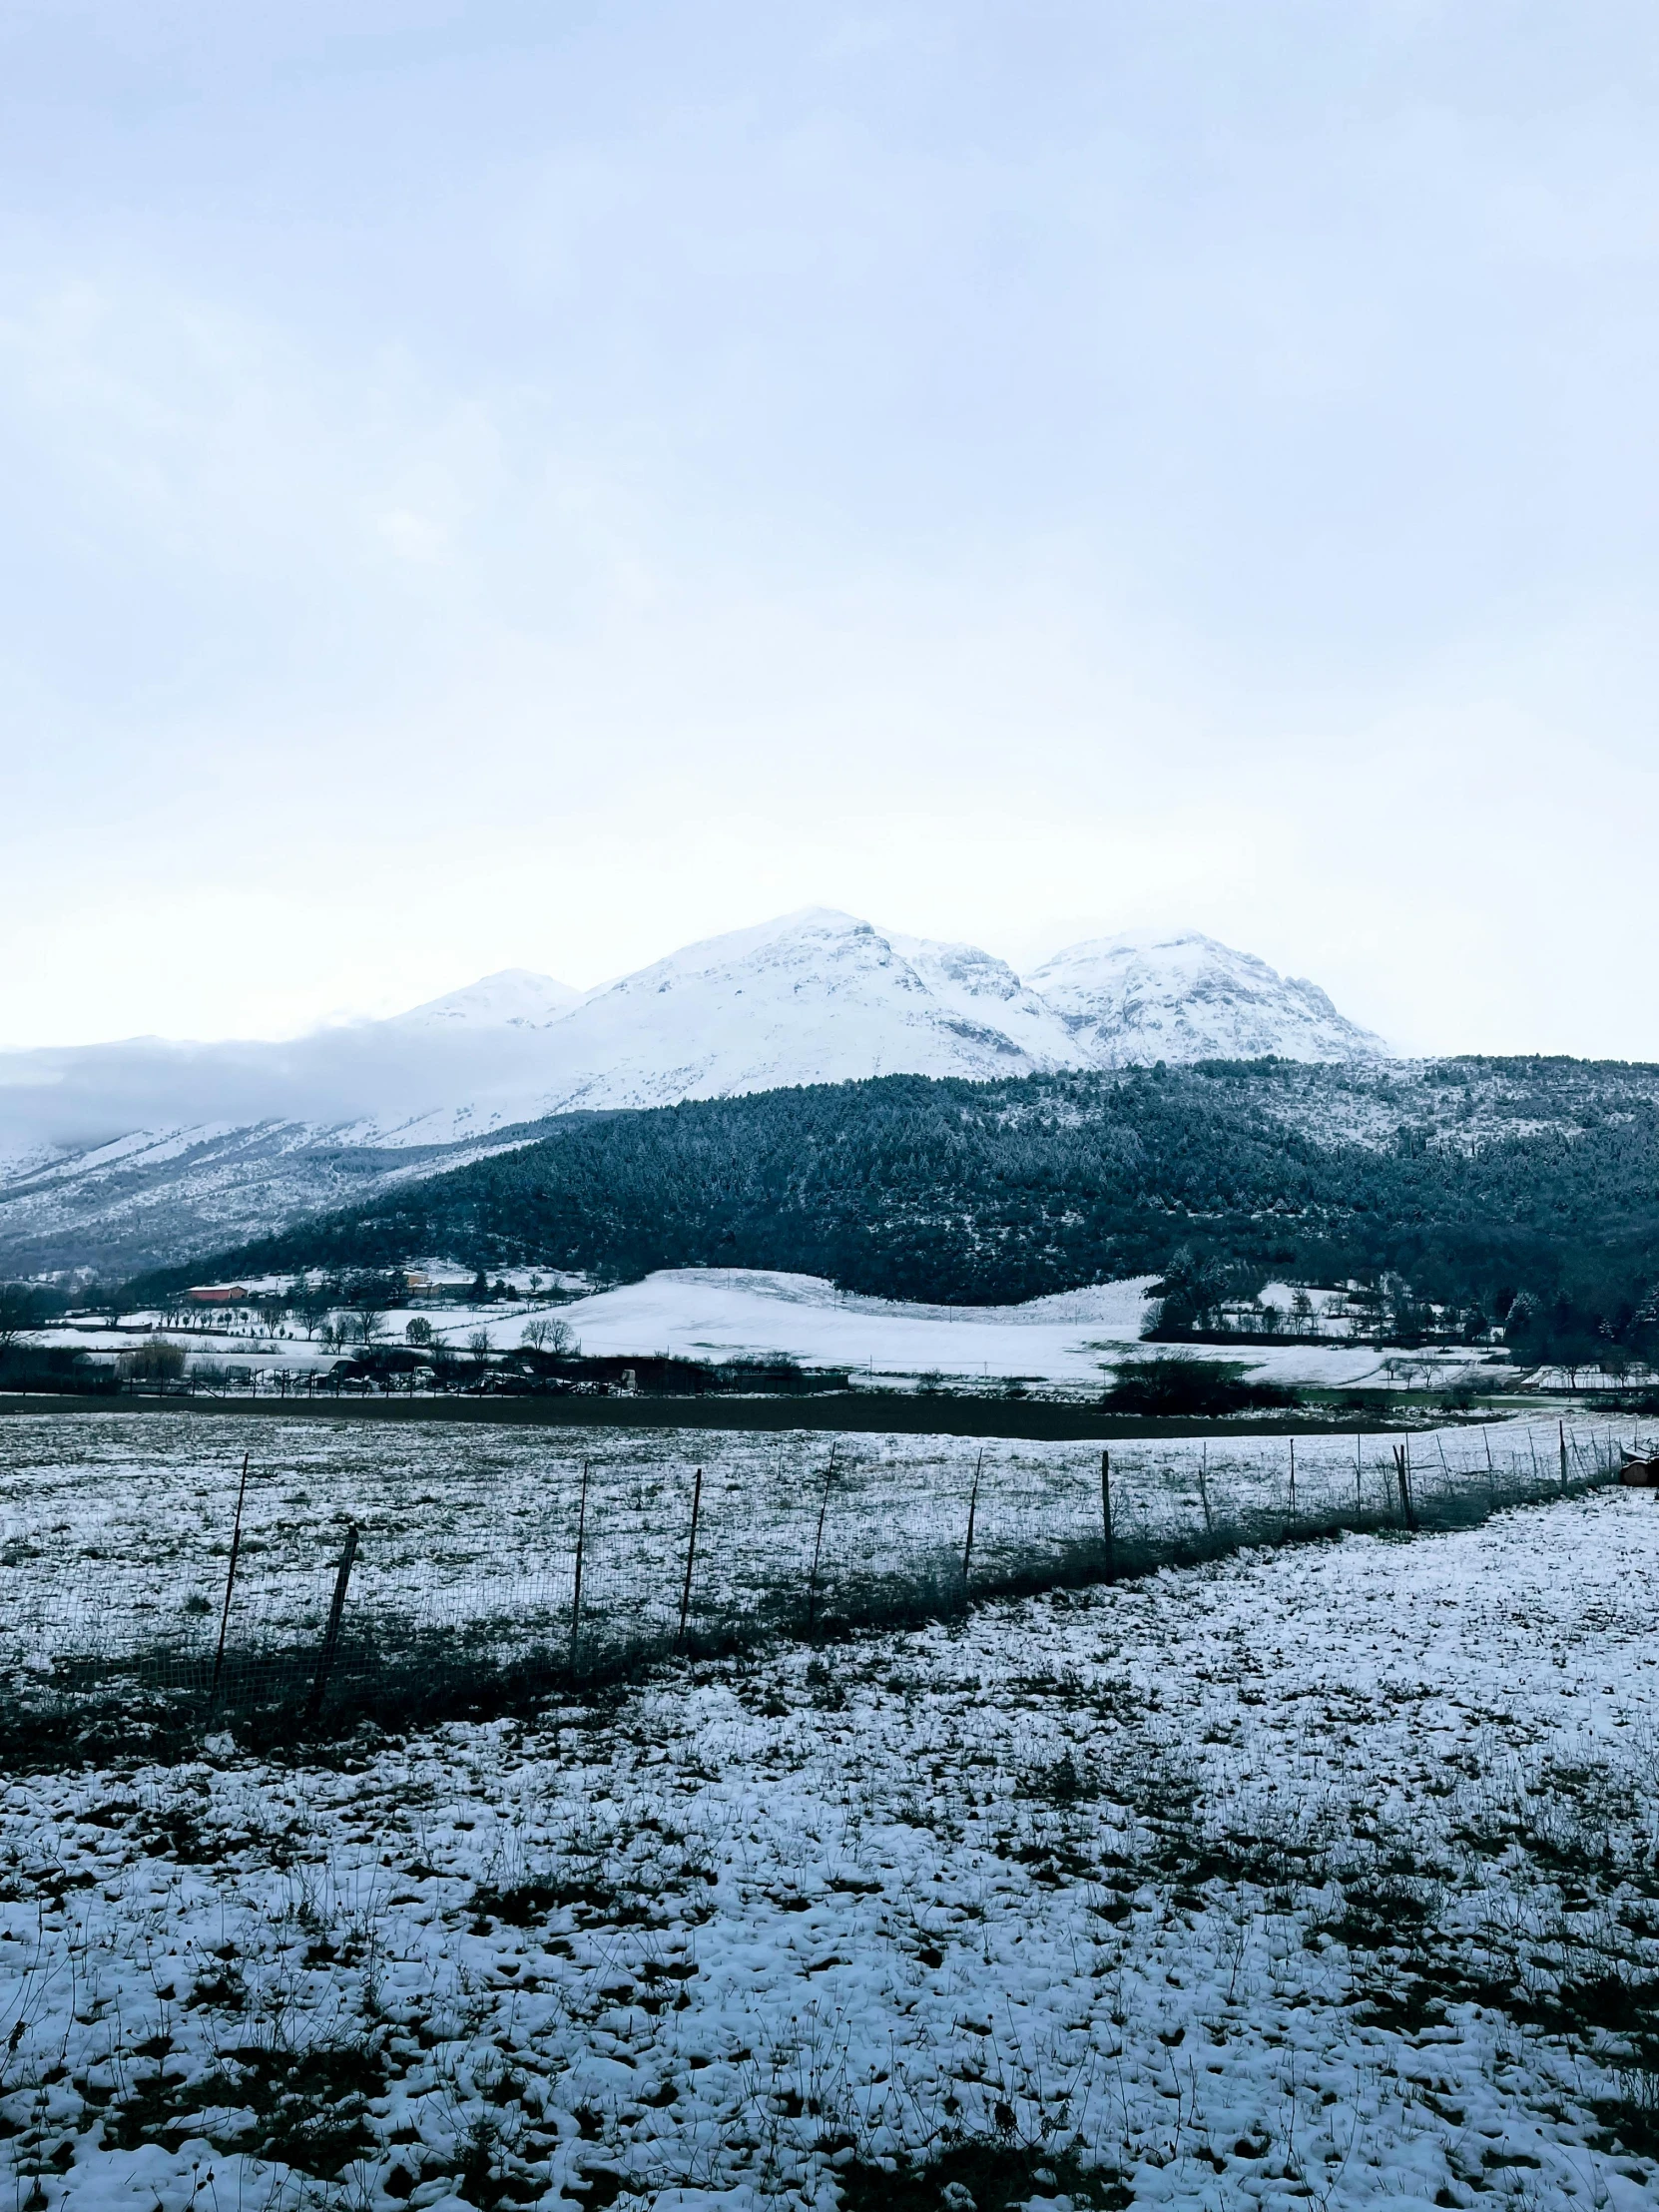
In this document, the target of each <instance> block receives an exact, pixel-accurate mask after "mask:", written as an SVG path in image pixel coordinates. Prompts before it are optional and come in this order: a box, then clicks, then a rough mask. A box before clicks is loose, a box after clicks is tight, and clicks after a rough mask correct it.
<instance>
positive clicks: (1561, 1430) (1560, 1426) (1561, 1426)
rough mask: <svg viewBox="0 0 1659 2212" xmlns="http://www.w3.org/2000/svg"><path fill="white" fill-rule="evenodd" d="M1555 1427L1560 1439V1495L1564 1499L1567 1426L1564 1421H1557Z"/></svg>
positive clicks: (1565, 1489)
mask: <svg viewBox="0 0 1659 2212" xmlns="http://www.w3.org/2000/svg"><path fill="white" fill-rule="evenodd" d="M1555 1426H1556V1430H1557V1433H1558V1434H1559V1436H1560V1438H1561V1495H1562V1496H1563V1497H1565V1496H1566V1494H1567V1424H1566V1422H1565V1421H1564V1420H1558V1421H1557V1422H1556V1423H1555Z"/></svg>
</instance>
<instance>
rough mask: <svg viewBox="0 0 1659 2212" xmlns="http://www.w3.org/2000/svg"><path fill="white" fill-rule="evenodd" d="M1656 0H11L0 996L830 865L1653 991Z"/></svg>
mask: <svg viewBox="0 0 1659 2212" xmlns="http://www.w3.org/2000/svg"><path fill="white" fill-rule="evenodd" d="M1656 95H1659V11H1655V9H1654V7H1653V5H1652V0H1628V4H1623V0H1618V4H1615V0H1573V5H1571V6H1566V7H1563V6H1562V5H1560V4H1559V0H1543V4H1537V5H1530V4H1527V0H1503V4H1493V5H1483V4H1481V0H1447V4H1445V5H1436V4H1433V0H1375V4H1367V0H1209V4H1199V0H1127V4H1124V0H1017V4H1012V0H1007V4H1001V5H972V4H956V5H919V4H918V5H912V6H879V5H869V6H864V7H857V8H844V9H843V8H838V7H836V6H835V5H833V0H817V4H813V5H800V6H797V5H792V4H790V0H754V4H749V0H731V4H726V5H721V4H709V5H701V4H698V0H682V4H681V5H678V6H656V5H649V4H643V0H641V4H633V0H609V4H606V5H598V4H593V5H576V4H560V0H534V4H530V0H524V4H517V0H283V5H282V6H280V7H266V8H257V9H255V8H237V7H232V8H227V7H225V6H224V5H223V0H107V4H106V0H9V4H8V5H7V7H6V8H5V10H4V11H3V12H0V211H3V212H0V484H3V486H4V489H3V492H0V514H3V518H4V522H3V532H0V562H3V569H0V714H3V723H0V748H3V753H4V760H3V763H0V767H3V770H4V776H3V780H0V898H3V910H4V916H5V920H4V944H5V957H4V960H3V962H0V1041H3V1042H8V1043H13V1044H29V1043H46V1042H71V1041H79V1040H87V1039H92V1038H96V1037H106V1036H120V1035H131V1034H135V1033H138V1032H144V1031H157V1032H162V1033H166V1034H171V1035H197V1036H214V1035H227V1034H241V1035H278V1034H284V1033H290V1032H292V1031H294V1030H296V1029H299V1028H301V1027H304V1026H306V1025H307V1024H309V1023H311V1022H313V1021H315V1020H317V1019H319V1018H322V1017H324V1016H326V1015H328V1014H330V1013H333V1012H337V1011H339V1010H344V1009H353V1010H358V1011H390V1010H393V1009H395V1008H397V1007H399V1006H403V1005H407V1004H410V1003H413V1002H414V1001H416V1000H418V999H421V998H426V997H429V996H431V995H433V994H434V993H436V992H438V991H441V990H444V989H447V988H450V987H452V986H454V985H456V984H459V983H462V982H464V981H466V980H468V979H470V978H471V977H473V976H476V975H479V974H481V973H484V972H485V971H487V970H490V969H494V968H499V967H503V966H507V965H522V966H529V967H535V968H541V969H545V970H547V971H548V972H550V973H553V974H556V975H559V976H561V977H563V978H565V979H567V980H568V981H570V982H573V983H577V984H587V983H591V982H594V981H596V980H598V979H599V978H601V977H602V976H605V975H608V974H613V973H616V972H618V971H621V970H623V969H626V968H630V967H633V966H637V965H639V964H641V963H642V962H644V961H645V960H647V959H650V958H652V957H655V956H656V955H658V954H660V953H662V952H664V951H667V950H669V949H670V948H672V947H673V946H675V945H677V944H680V943H683V942H685V941H687V940H688V939H691V938H694V937H700V936H706V935H709V934H711V933H713V932H715V931H717V930H721V929H725V928H729V927H734V926H737V925H740V924H743V923H747V922H751V921H754V920H758V919H760V918H762V917H764V916H766V915H768V914H771V913H777V912H781V911H784V910H786V909H789V908H792V907H796V906H801V905H805V904H808V903H812V902H819V901H822V902H825V903H829V904H832V905H837V906H844V907H847V908H849V909H851V910H852V911H854V912H857V913H861V914H865V915H868V916H869V917H871V918H872V919H875V920H877V921H879V922H882V923H885V924H887V925H890V926H892V927H896V928H900V929H907V930H912V931H916V932H920V933H924V934H927V935H933V936H951V937H966V938H970V939H973V940H975V941H977V942H979V943H983V944H986V945H988V946H990V947H991V948H992V949H993V950H996V951H999V952H1003V953H1005V954H1007V955H1008V956H1010V957H1012V958H1014V959H1015V960H1016V961H1019V960H1022V959H1025V960H1029V959H1032V958H1034V957H1035V956H1036V955H1037V954H1039V953H1041V952H1044V951H1047V950H1050V949H1052V948H1053V947H1055V946H1056V945H1058V944H1060V943H1062V942H1065V941H1067V940H1068V939H1071V938H1075V937H1077V936H1081V935H1084V934H1093V933H1099V932H1102V931H1105V930H1110V929H1116V928H1124V927H1129V926H1135V925H1140V924H1143V923H1158V924H1164V923H1190V924H1192V925H1195V926H1197V927H1200V928H1202V929H1205V930H1208V931H1209V932H1210V933H1212V934H1213V935H1216V936H1219V937H1222V938H1224V939H1226V940H1227V941H1229V942H1231V943H1234V944H1238V945H1243V946H1245V947H1247V948H1249V949H1251V950H1253V951H1256V952H1260V953H1261V954H1263V955H1264V956H1265V957H1266V958H1268V959H1270V960H1272V961H1273V962H1274V963H1275V965H1277V966H1280V967H1282V968H1286V969H1288V970H1291V971H1293V972H1296V973H1299V974H1309V975H1312V976H1314V977H1316V978H1317V979H1318V980H1319V981H1321V982H1322V983H1324V984H1325V985H1326V986H1327V988H1328V989H1330V990H1331V992H1332V993H1333V995H1334V996H1335V997H1336V999H1337V1000H1338V1002H1339V1004H1340V1005H1342V1006H1343V1007H1344V1009H1345V1010H1346V1011H1348V1012H1350V1013H1352V1014H1354V1015H1355V1016H1356V1017H1357V1018H1359V1019H1361V1020H1363V1021H1365V1022H1367V1023H1369V1024H1371V1025H1372V1026H1374V1027H1377V1028H1379V1029H1381V1030H1383V1032H1384V1034H1386V1035H1388V1036H1390V1037H1391V1038H1393V1039H1394V1040H1395V1041H1396V1042H1398V1043H1399V1044H1400V1045H1401V1046H1402V1047H1405V1048H1407V1049H1418V1050H1458V1049H1473V1048H1483V1049H1495V1050H1519V1049H1530V1048H1548V1049H1555V1050H1568V1051H1577V1052H1587V1053H1610V1054H1619V1055H1630V1056H1645V1057H1650V1058H1659V992H1656V990H1655V962H1654V958H1653V950H1652V947H1653V935H1654V932H1653V925H1652V922H1651V920H1650V911H1651V905H1652V888H1651V886H1652V880H1653V872H1654V860H1655V838H1656V835H1659V785H1656V768H1659V751H1656V745H1655V712H1656V702H1659V665H1656V664H1659V623H1656V594H1655V584H1656V581H1659V579H1656V573H1655V572H1656V566H1659V562H1656V552H1659V412H1656V397H1659V285H1656V277H1659V97H1656Z"/></svg>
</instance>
